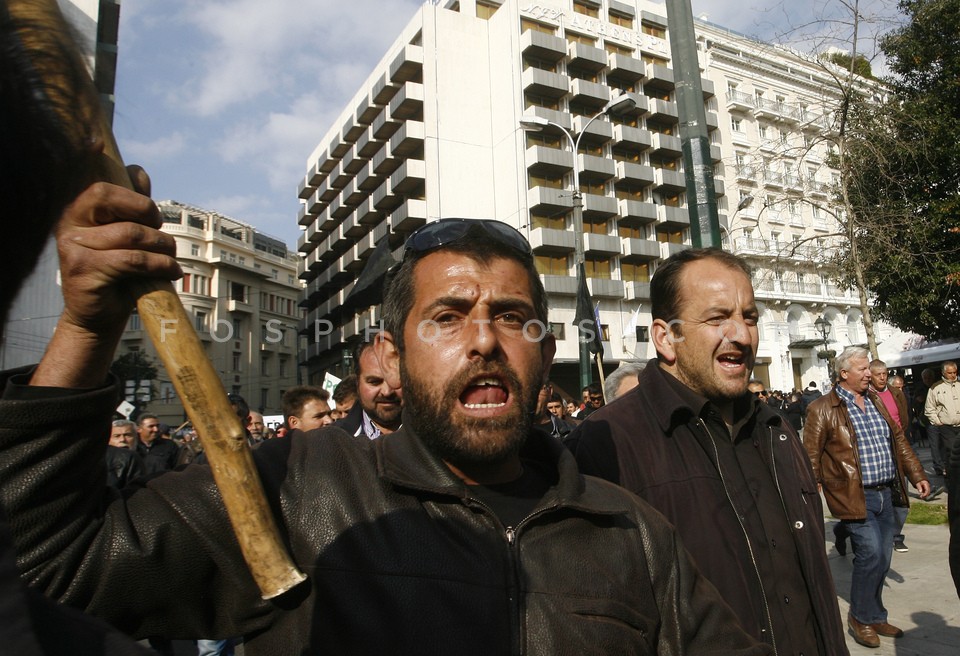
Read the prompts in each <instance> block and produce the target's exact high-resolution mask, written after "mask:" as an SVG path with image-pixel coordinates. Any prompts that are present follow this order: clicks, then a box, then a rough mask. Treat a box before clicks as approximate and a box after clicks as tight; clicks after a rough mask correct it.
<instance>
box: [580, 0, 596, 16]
mask: <svg viewBox="0 0 960 656" xmlns="http://www.w3.org/2000/svg"><path fill="white" fill-rule="evenodd" d="M573 11H574V12H576V13H578V14H583V15H584V16H589V17H590V18H599V17H600V10H599V9H597V8H596V7H594V6H592V5H588V4H587V3H585V2H578V1H577V0H573Z"/></svg>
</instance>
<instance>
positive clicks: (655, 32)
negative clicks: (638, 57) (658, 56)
mask: <svg viewBox="0 0 960 656" xmlns="http://www.w3.org/2000/svg"><path fill="white" fill-rule="evenodd" d="M640 31H641V32H643V33H644V34H649V35H650V36H655V37H657V38H658V39H666V38H667V30H666V29H665V28H662V27H660V26H659V25H653V24H652V23H644V22H642V21H641V23H640Z"/></svg>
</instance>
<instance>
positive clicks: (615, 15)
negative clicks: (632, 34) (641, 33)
mask: <svg viewBox="0 0 960 656" xmlns="http://www.w3.org/2000/svg"><path fill="white" fill-rule="evenodd" d="M608 17H609V20H610V22H611V23H613V24H614V25H619V26H620V27H626V28H629V29H631V30H632V29H633V16H628V15H626V14H621V13H619V12H617V11H614V10H612V9H611V10H610V12H609V14H608Z"/></svg>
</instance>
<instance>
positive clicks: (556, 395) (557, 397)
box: [547, 392, 563, 403]
mask: <svg viewBox="0 0 960 656" xmlns="http://www.w3.org/2000/svg"><path fill="white" fill-rule="evenodd" d="M547 403H563V397H562V396H560V393H559V392H554V393H553V394H551V395H550V398H549V399H547Z"/></svg>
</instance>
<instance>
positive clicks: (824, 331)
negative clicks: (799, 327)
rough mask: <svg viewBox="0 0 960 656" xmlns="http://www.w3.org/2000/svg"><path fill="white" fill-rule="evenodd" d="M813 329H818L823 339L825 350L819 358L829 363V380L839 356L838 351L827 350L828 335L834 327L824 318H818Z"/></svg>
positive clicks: (818, 354) (820, 353)
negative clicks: (834, 361) (836, 357)
mask: <svg viewBox="0 0 960 656" xmlns="http://www.w3.org/2000/svg"><path fill="white" fill-rule="evenodd" d="M813 327H814V328H816V329H817V332H818V333H820V338H821V339H823V350H822V351H820V352H819V353H817V357H818V358H819V359H821V360H826V361H827V379H828V380H829V379H830V378H832V376H833V358H834V357H835V356H836V355H837V353H836V351H831V350H830V349H828V348H827V335H829V334H830V329H831V328H833V325H832V324H831V323H830V322H829V321H827V320H826V319H825V318H824V317H818V318H817V320H816V321H814V322H813Z"/></svg>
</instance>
